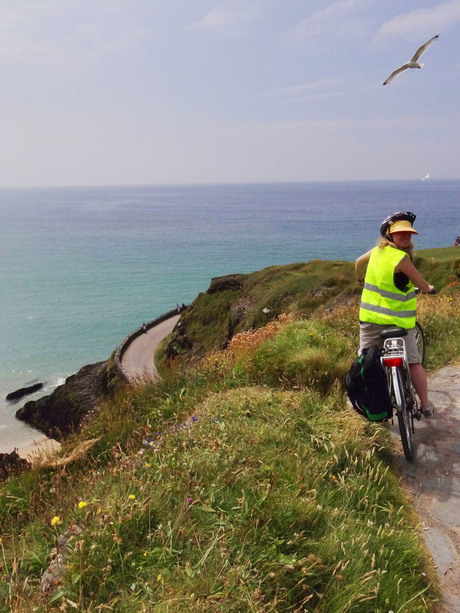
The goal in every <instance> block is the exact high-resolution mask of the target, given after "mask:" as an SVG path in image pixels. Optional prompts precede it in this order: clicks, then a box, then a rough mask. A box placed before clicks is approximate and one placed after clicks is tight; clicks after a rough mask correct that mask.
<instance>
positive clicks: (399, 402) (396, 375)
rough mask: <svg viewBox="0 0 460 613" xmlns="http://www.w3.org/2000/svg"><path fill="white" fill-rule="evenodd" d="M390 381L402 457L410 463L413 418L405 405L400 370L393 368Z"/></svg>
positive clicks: (412, 444)
mask: <svg viewBox="0 0 460 613" xmlns="http://www.w3.org/2000/svg"><path fill="white" fill-rule="evenodd" d="M392 370H393V373H392V375H393V376H392V381H393V391H394V397H395V400H396V410H397V413H398V426H399V434H400V436H401V443H402V446H403V450H404V455H405V456H406V458H407V459H408V460H409V462H412V460H413V459H414V439H413V433H414V418H413V415H412V411H410V409H409V407H408V404H407V395H406V376H405V373H404V372H403V371H402V370H401V369H400V368H396V367H393V369H392Z"/></svg>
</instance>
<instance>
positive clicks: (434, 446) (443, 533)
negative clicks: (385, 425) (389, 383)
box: [391, 363, 460, 613]
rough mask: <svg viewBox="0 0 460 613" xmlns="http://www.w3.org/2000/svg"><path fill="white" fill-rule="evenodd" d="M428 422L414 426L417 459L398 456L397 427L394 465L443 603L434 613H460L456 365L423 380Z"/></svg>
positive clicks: (459, 368)
mask: <svg viewBox="0 0 460 613" xmlns="http://www.w3.org/2000/svg"><path fill="white" fill-rule="evenodd" d="M428 389H429V395H430V400H431V401H432V402H433V404H434V405H435V407H436V412H435V415H434V417H433V418H432V419H423V418H422V420H421V421H419V422H417V423H416V426H415V427H416V432H415V442H416V447H417V455H416V458H415V460H414V462H407V461H406V460H405V458H404V455H403V452H402V448H401V443H400V441H399V433H398V429H397V428H398V427H397V424H396V423H395V424H394V425H393V426H391V431H392V434H394V437H393V438H394V445H395V456H396V460H395V461H396V464H397V466H398V467H399V469H400V471H401V475H402V478H403V482H404V483H405V484H406V486H407V488H408V489H409V491H410V493H411V494H412V496H413V498H414V505H415V509H416V511H417V513H418V515H419V517H420V520H421V524H422V528H423V535H424V538H425V542H426V544H427V546H428V549H429V550H430V552H431V555H432V557H433V560H434V563H435V567H436V571H437V573H438V577H439V581H440V585H441V590H442V594H443V596H444V600H445V602H444V605H443V607H441V608H440V609H439V612H440V613H460V363H458V364H456V365H453V366H447V367H445V368H442V369H441V370H439V371H438V372H436V373H435V374H434V375H432V376H431V377H429V379H428Z"/></svg>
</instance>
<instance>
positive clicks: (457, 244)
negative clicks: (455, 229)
mask: <svg viewBox="0 0 460 613" xmlns="http://www.w3.org/2000/svg"><path fill="white" fill-rule="evenodd" d="M459 245H460V236H457V238H456V239H455V243H454V247H458V246H459Z"/></svg>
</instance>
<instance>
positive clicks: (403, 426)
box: [380, 328, 420, 460]
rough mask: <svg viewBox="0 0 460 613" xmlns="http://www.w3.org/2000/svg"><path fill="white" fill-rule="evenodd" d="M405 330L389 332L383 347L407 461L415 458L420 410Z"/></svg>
mask: <svg viewBox="0 0 460 613" xmlns="http://www.w3.org/2000/svg"><path fill="white" fill-rule="evenodd" d="M405 334H407V332H406V331H405V330H404V329H402V328H396V329H394V330H391V331H387V332H386V334H385V336H388V335H390V336H389V337H388V338H385V340H384V343H383V350H382V357H381V358H380V359H381V364H382V367H383V369H384V371H385V373H386V375H387V384H388V392H389V394H390V399H391V402H392V405H393V408H394V409H396V414H397V416H398V424H399V431H400V435H401V442H402V445H403V449H404V455H405V456H406V458H407V459H408V460H412V459H413V457H414V445H413V440H412V437H413V432H414V417H415V418H416V419H419V418H420V410H419V407H418V403H417V399H416V397H415V392H414V388H413V385H412V381H411V377H410V368H409V362H408V360H407V353H406V344H405V342H404V338H402V336H403V335H405Z"/></svg>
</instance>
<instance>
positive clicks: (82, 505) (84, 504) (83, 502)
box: [78, 500, 88, 509]
mask: <svg viewBox="0 0 460 613" xmlns="http://www.w3.org/2000/svg"><path fill="white" fill-rule="evenodd" d="M87 505H88V503H87V502H85V501H84V500H80V502H79V503H78V508H79V509H83V507H86V506H87Z"/></svg>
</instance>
